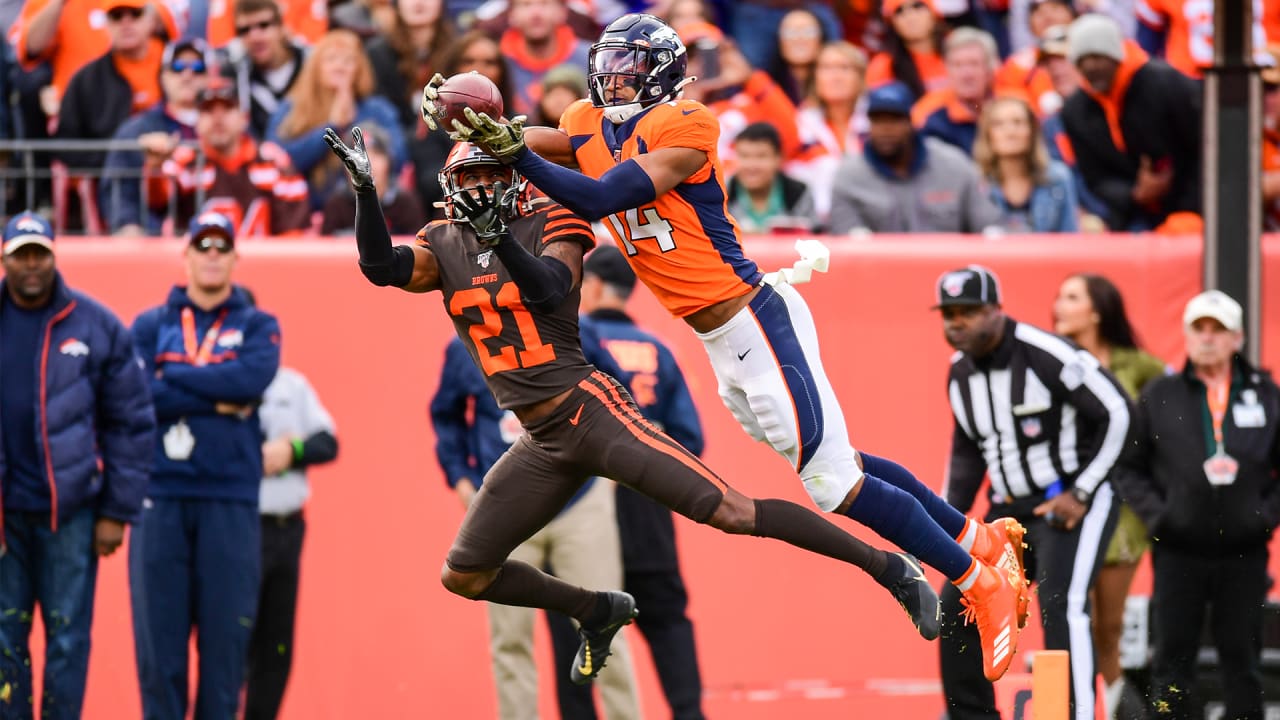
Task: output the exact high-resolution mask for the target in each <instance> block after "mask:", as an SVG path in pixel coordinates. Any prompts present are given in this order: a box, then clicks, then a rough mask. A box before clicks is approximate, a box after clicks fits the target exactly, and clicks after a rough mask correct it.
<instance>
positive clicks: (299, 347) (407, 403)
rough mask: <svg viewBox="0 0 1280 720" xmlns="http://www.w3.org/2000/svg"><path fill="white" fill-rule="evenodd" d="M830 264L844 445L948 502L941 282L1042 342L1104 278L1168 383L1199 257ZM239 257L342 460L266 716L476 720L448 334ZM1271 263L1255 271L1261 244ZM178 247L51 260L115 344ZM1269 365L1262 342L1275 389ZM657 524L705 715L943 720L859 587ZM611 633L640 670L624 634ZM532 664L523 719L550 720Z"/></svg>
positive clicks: (358, 285) (867, 248) (107, 684)
mask: <svg viewBox="0 0 1280 720" xmlns="http://www.w3.org/2000/svg"><path fill="white" fill-rule="evenodd" d="M829 244H830V246H831V249H832V258H831V270H830V272H829V273H827V274H825V275H821V274H820V275H817V276H816V277H815V279H814V281H813V282H811V283H810V284H808V285H805V286H803V287H802V292H803V294H804V296H805V297H806V298H807V300H808V302H809V305H810V306H811V308H812V309H813V313H814V315H815V317H816V320H817V324H818V327H819V332H820V335H821V339H822V356H823V361H824V364H825V366H826V369H827V372H828V374H829V375H830V377H831V379H832V382H833V383H834V385H835V388H836V392H837V394H838V395H839V397H840V399H841V403H842V407H843V410H844V413H845V416H846V417H847V418H848V424H849V428H850V432H851V434H852V439H853V443H854V445H855V446H857V447H862V448H866V449H868V450H870V451H872V452H875V453H878V454H883V455H887V456H889V457H893V458H897V459H899V460H901V461H903V462H904V463H906V464H907V465H909V466H910V467H912V468H914V469H915V471H916V472H917V473H918V474H920V476H921V477H922V478H923V479H924V480H925V481H926V482H927V483H929V484H930V485H932V486H933V487H934V488H941V485H942V475H943V471H944V468H945V461H946V454H947V448H948V442H949V433H950V429H951V418H950V415H949V410H948V406H947V401H946V392H945V378H946V373H947V367H948V357H949V356H950V349H949V348H948V347H947V346H946V345H945V343H944V342H943V339H942V334H941V330H940V323H939V320H938V317H937V315H936V313H933V312H931V311H930V310H929V307H930V305H931V304H932V303H933V297H932V293H933V284H934V281H935V279H936V278H937V277H938V276H939V274H940V273H942V272H943V271H945V270H947V269H950V268H952V267H956V266H960V265H964V264H967V263H983V264H986V265H988V266H990V267H991V268H993V269H994V270H995V271H996V272H997V273H998V274H999V276H1000V278H1001V279H1002V280H1003V284H1004V296H1005V300H1006V307H1007V309H1008V310H1009V312H1010V313H1011V314H1012V315H1013V316H1014V317H1016V318H1018V319H1021V320H1025V321H1030V322H1033V323H1037V324H1041V325H1042V326H1044V325H1047V323H1048V322H1049V307H1050V303H1051V302H1052V300H1053V297H1054V294H1055V292H1056V290H1057V287H1058V284H1059V282H1060V281H1061V280H1062V279H1063V278H1064V277H1065V276H1066V275H1067V274H1068V273H1070V272H1073V271H1078V270H1090V271H1096V272H1102V273H1104V274H1106V275H1108V276H1110V277H1111V278H1112V279H1113V280H1115V282H1116V283H1117V284H1118V285H1119V286H1120V288H1121V289H1122V290H1123V292H1124V293H1125V297H1126V300H1127V302H1128V305H1129V311H1130V313H1131V316H1132V318H1133V320H1134V322H1135V324H1136V326H1137V328H1138V330H1139V332H1140V334H1141V337H1142V339H1143V341H1144V342H1145V344H1146V345H1147V347H1148V348H1149V349H1151V350H1152V351H1153V352H1155V353H1156V354H1158V355H1160V356H1161V357H1163V358H1164V359H1165V360H1167V361H1169V362H1175V363H1178V364H1180V363H1181V358H1182V355H1181V339H1180V329H1179V324H1180V317H1181V312H1182V306H1183V304H1184V303H1185V302H1186V300H1187V299H1188V298H1189V297H1190V296H1191V295H1193V294H1194V293H1195V292H1197V291H1198V290H1199V288H1200V272H1201V271H1200V267H1201V263H1200V249H1199V246H1200V244H1199V241H1198V240H1196V239H1193V238H1168V237H1156V236H1140V237H1129V236H1097V235H1090V236H1053V235H1044V236H1033V237H1004V238H1000V239H983V238H975V237H931V236H929V237H877V238H874V239H870V240H866V239H848V238H831V239H829ZM241 245H242V247H241V255H242V259H241V264H240V266H239V268H238V269H237V278H236V279H237V281H238V282H240V283H243V284H245V285H248V286H250V287H252V289H253V290H254V291H255V292H256V294H257V296H258V299H259V303H260V305H261V306H262V307H264V308H265V309H267V310H269V311H271V312H273V313H275V314H276V315H278V317H279V318H280V321H281V325H282V327H283V347H284V358H285V362H286V363H287V364H289V365H291V366H293V367H296V368H299V369H300V370H302V371H303V372H304V373H305V374H306V375H307V376H308V377H309V378H310V379H311V381H312V383H313V384H314V386H315V387H316V388H317V390H318V391H319V393H320V395H321V397H322V398H323V400H324V402H325V404H326V405H327V406H328V408H329V410H330V411H331V412H332V414H333V416H334V418H335V419H336V421H337V424H338V435H339V438H340V441H341V448H342V449H341V457H340V458H339V460H338V461H337V462H336V463H333V464H332V465H329V466H325V467H322V468H319V469H316V470H315V471H313V473H312V482H313V487H314V497H313V499H312V502H311V505H310V506H309V507H308V509H307V521H308V536H307V541H306V549H305V551H304V561H303V572H302V589H301V594H302V598H301V603H300V609H299V620H298V622H299V633H298V638H297V652H296V654H295V658H296V662H295V667H294V674H293V679H292V683H291V685H290V690H289V693H288V696H287V698H286V704H285V711H284V717H286V718H294V719H304V718H305V719H306V720H322V719H329V718H332V719H335V720H337V719H344V720H345V719H350V718H378V719H380V720H391V719H393V718H464V719H470V718H488V717H493V716H494V714H495V706H496V702H495V699H494V691H493V683H492V680H491V676H490V672H489V665H488V646H487V629H486V624H485V616H484V609H483V607H482V606H481V605H479V604H476V603H472V602H468V601H466V600H462V599H459V598H456V597H453V596H451V595H450V594H449V593H447V592H446V591H445V590H444V589H443V588H442V587H441V586H440V583H439V582H438V580H437V578H438V577H439V570H440V567H441V565H442V562H443V558H444V554H445V552H446V550H447V549H448V547H449V543H450V539H451V536H452V534H453V531H454V529H455V528H456V526H457V524H458V521H459V519H460V518H461V514H462V513H461V509H460V507H459V505H458V502H457V500H456V499H455V498H454V497H453V496H452V494H451V493H449V492H447V491H446V489H445V486H444V484H443V482H442V480H441V475H440V472H439V469H438V468H437V466H436V463H435V459H434V456H433V451H432V448H433V444H434V437H433V435H432V432H431V429H430V424H429V422H428V420H427V414H426V406H427V402H428V399H429V397H430V394H431V393H432V392H433V390H434V389H435V385H436V381H437V377H438V371H439V367H440V362H441V358H442V357H443V352H444V345H445V341H446V340H447V338H448V337H449V336H450V334H451V333H452V329H451V326H450V324H449V323H448V322H447V319H446V317H445V315H444V312H443V309H442V307H441V305H440V300H439V297H438V296H436V295H428V296H424V297H419V296H414V295H408V294H405V293H400V292H396V291H393V290H387V289H380V288H375V287H372V286H370V285H369V284H368V283H366V282H365V280H364V278H363V277H362V276H361V275H360V273H359V271H358V269H357V267H356V253H355V248H354V242H353V241H352V240H350V239H335V240H321V241H292V240H279V241H274V242H272V241H256V242H255V241H246V242H244V243H242V244H241ZM1267 248H1268V250H1269V252H1268V253H1267V265H1268V268H1273V267H1274V266H1275V262H1276V257H1277V251H1278V250H1280V244H1277V243H1274V242H1272V243H1269V244H1268V245H1267ZM181 250H182V247H181V245H180V244H178V243H174V242H163V241H145V240H123V239H120V240H117V239H110V240H101V241H73V240H66V241H59V243H58V265H59V267H60V268H61V270H62V272H63V274H64V276H65V277H66V279H67V280H68V282H70V283H71V284H72V285H73V286H74V287H76V288H78V289H80V290H83V291H86V292H88V293H90V294H91V295H93V296H95V297H97V298H98V299H100V300H102V301H104V302H105V303H107V304H108V305H109V306H110V307H112V308H114V309H115V310H116V312H118V313H119V314H120V315H121V316H122V317H123V318H124V319H125V320H126V322H131V321H132V319H133V317H134V316H136V315H137V313H138V312H140V311H141V310H143V309H145V308H147V307H149V306H151V305H155V304H158V303H160V302H162V301H163V300H164V298H165V295H166V293H167V292H168V289H169V286H170V285H171V284H172V283H175V282H181V281H182V278H183V271H182V264H181V260H180V255H181ZM747 251H748V254H749V255H752V256H753V257H755V258H756V259H757V260H758V261H759V262H760V264H761V266H762V267H763V268H764V269H765V270H772V269H776V268H778V267H780V266H783V265H790V264H791V262H793V261H794V259H795V255H794V252H793V251H792V248H791V242H790V240H782V239H768V238H753V239H751V240H750V241H749V242H748V244H747ZM1278 293H1280V285H1277V284H1276V283H1269V284H1267V292H1266V302H1265V303H1264V307H1271V308H1274V307H1277V300H1278V298H1277V294H1278ZM634 310H635V314H636V316H637V317H638V318H639V319H640V321H641V324H642V325H644V326H647V327H649V328H650V329H652V330H654V331H656V332H657V333H659V334H660V335H661V336H663V337H664V338H665V339H666V340H667V341H668V342H669V343H670V344H671V346H672V348H673V349H674V351H675V353H676V355H677V357H678V359H679V360H680V362H681V363H682V365H683V367H684V370H685V374H686V377H687V378H688V381H689V383H690V385H691V386H692V389H693V395H694V398H695V400H696V401H697V404H698V408H699V411H700V413H701V415H702V419H703V423H704V425H705V427H706V434H707V453H706V459H707V461H708V462H709V464H710V465H711V467H713V468H714V469H716V470H717V471H718V472H719V473H721V474H722V476H723V477H724V478H725V479H726V480H727V481H728V482H729V483H730V484H732V485H734V486H735V487H737V488H739V489H741V490H742V491H744V492H746V493H747V494H750V495H756V496H778V497H784V498H787V499H791V500H795V501H797V502H802V503H806V504H808V500H807V498H806V497H805V495H804V493H803V491H802V489H801V487H800V483H799V482H798V481H797V480H796V479H795V477H794V475H793V473H792V472H791V470H790V469H789V468H788V465H787V463H786V462H785V461H784V460H782V459H781V458H779V457H777V456H775V455H774V454H773V453H772V452H771V451H770V450H768V449H767V448H765V447H764V446H761V445H756V444H754V443H752V442H751V441H750V440H749V439H748V438H747V437H746V435H745V434H744V433H743V432H742V431H741V430H740V429H739V428H738V427H737V425H736V424H735V423H734V421H733V420H732V418H731V416H730V415H729V413H728V412H727V411H726V410H725V409H724V408H723V407H722V406H721V405H720V402H719V399H718V397H717V395H716V382H715V378H714V377H713V376H712V373H711V370H710V366H709V364H708V362H707V360H706V358H705V356H704V353H703V350H702V348H701V347H700V346H699V344H698V342H697V340H696V338H695V337H694V336H693V334H692V333H691V332H690V331H689V330H688V329H687V328H685V327H684V326H683V325H682V324H681V323H680V322H679V321H676V320H673V319H671V318H670V317H669V316H667V315H666V314H665V313H664V312H663V311H661V309H660V308H658V306H657V304H656V303H655V301H654V300H653V298H652V297H651V296H650V295H648V293H647V292H645V291H644V290H639V291H637V293H636V298H635V300H634ZM1264 321H1265V326H1266V327H1267V328H1268V329H1267V331H1266V333H1265V335H1266V336H1267V337H1269V338H1275V337H1277V335H1276V332H1277V328H1276V327H1275V326H1276V324H1277V322H1280V320H1277V317H1276V316H1275V315H1274V314H1272V315H1269V316H1266V317H1264ZM1250 341H1251V342H1257V339H1252V338H1251V339H1250ZM1276 347H1277V344H1276V343H1274V342H1273V343H1270V344H1266V345H1264V351H1265V352H1264V356H1265V358H1266V359H1267V360H1268V361H1269V362H1268V363H1267V364H1269V365H1271V366H1275V365H1276V364H1277V363H1276V360H1277V350H1276ZM835 522H837V523H839V524H840V525H842V526H844V527H852V523H851V522H849V521H847V520H844V519H839V518H836V519H835ZM677 525H678V528H679V529H678V533H679V538H680V546H681V551H682V561H683V566H684V571H685V576H686V580H687V583H688V586H689V590H690V594H691V607H690V612H691V614H692V617H693V619H694V623H695V627H696V631H697V637H698V642H699V648H700V655H701V661H702V670H703V679H704V682H705V685H706V686H707V688H708V692H707V700H706V707H707V710H708V712H709V714H710V715H711V716H712V717H718V718H734V719H735V720H738V719H742V718H746V719H750V718H777V717H784V716H786V714H787V713H799V714H797V715H794V716H796V717H805V718H825V717H846V718H847V717H887V716H889V713H891V712H892V713H896V716H897V717H900V718H904V720H909V719H912V718H926V717H936V716H937V714H938V713H939V711H940V710H941V707H942V702H941V699H940V697H939V695H938V693H937V691H936V687H937V686H936V681H937V674H938V673H937V649H936V645H930V644H927V643H925V642H924V641H922V640H920V639H919V638H918V637H917V636H916V635H915V633H914V631H913V630H912V628H911V627H910V625H909V623H908V622H906V620H905V619H904V618H903V617H902V616H901V611H900V610H899V609H898V608H897V606H896V605H895V603H893V602H892V601H891V600H890V598H889V597H888V596H887V595H886V594H885V593H884V592H883V591H881V590H880V589H879V588H878V587H877V586H875V584H874V583H872V582H870V581H869V580H868V579H867V578H866V577H864V576H863V575H862V573H861V572H859V571H857V570H856V569H851V568H847V567H843V566H841V565H839V564H837V563H835V562H834V561H831V560H827V559H825V558H819V557H813V556H807V555H805V554H803V553H801V552H798V551H793V550H792V549H790V548H787V547H785V546H783V545H781V544H779V543H776V542H773V541H768V540H762V539H756V538H738V537H728V536H723V535H721V534H719V533H717V532H716V531H714V530H711V529H709V528H703V527H697V526H695V525H692V524H690V523H687V522H678V523H677ZM859 535H860V536H861V537H863V538H866V539H872V538H870V536H869V534H868V533H866V532H862V531H859ZM228 541H229V542H230V541H233V539H231V538H229V539H228ZM877 542H878V543H879V544H881V545H882V546H883V543H882V542H879V541H878V540H877ZM126 573H127V570H126V562H125V558H124V553H123V552H121V553H118V554H117V555H116V556H115V557H112V558H110V559H109V560H107V561H105V562H104V564H103V568H102V573H101V582H100V583H99V588H98V605H97V616H96V622H95V625H94V650H93V657H92V663H91V670H90V678H89V690H88V699H87V704H86V708H85V717H87V718H137V717H139V716H140V709H139V705H140V703H139V698H138V690H137V683H136V679H135V670H134V658H133V639H132V635H131V631H130V616H129V598H128V588H127V584H126ZM934 577H937V576H936V573H935V574H934ZM939 582H940V579H939ZM641 611H642V612H643V608H641ZM539 628H541V625H540V624H539ZM628 632H629V633H631V635H630V637H632V638H633V647H634V648H635V649H636V650H639V651H641V652H640V653H639V654H640V655H643V654H644V653H643V649H644V646H643V644H642V643H640V642H639V635H638V634H636V633H634V632H633V630H631V629H629V630H628ZM538 634H539V648H540V651H541V652H547V651H546V650H545V645H546V644H545V641H544V639H543V635H544V633H543V631H542V630H541V629H539V631H538ZM1038 642H1039V641H1038V633H1035V632H1029V633H1028V634H1027V636H1026V640H1025V641H1024V649H1030V648H1033V647H1035V644H1036V643H1038ZM543 667H544V672H543V676H542V678H541V684H542V686H543V690H544V692H543V693H542V698H541V700H540V706H541V708H542V716H543V717H544V718H551V717H555V716H556V713H555V711H554V700H553V699H552V696H551V694H550V692H549V683H550V679H549V676H548V675H547V673H546V671H545V668H546V665H545V664H544V665H543ZM638 667H639V668H640V678H641V683H642V685H643V692H642V701H643V705H644V708H645V712H644V715H645V717H646V718H660V717H669V714H667V713H666V708H665V705H664V704H663V701H662V699H661V694H660V691H659V690H658V685H657V681H656V677H655V675H654V674H653V670H652V666H651V665H650V664H649V661H648V660H647V659H643V660H640V662H638ZM563 671H567V668H555V669H554V672H563ZM193 692H194V686H193Z"/></svg>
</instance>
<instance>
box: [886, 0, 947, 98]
mask: <svg viewBox="0 0 1280 720" xmlns="http://www.w3.org/2000/svg"><path fill="white" fill-rule="evenodd" d="M881 12H882V13H883V14H884V19H885V21H886V23H887V24H888V26H889V28H888V30H889V32H888V35H887V37H886V38H885V46H886V49H885V50H884V51H882V52H879V53H876V55H875V57H873V58H871V64H870V65H869V66H867V88H868V89H875V88H878V87H880V86H881V85H887V84H889V83H891V82H894V81H897V82H900V83H902V84H903V85H906V86H907V89H909V90H910V91H911V92H912V94H913V95H914V96H915V97H916V98H917V99H918V98H921V97H923V96H924V95H925V93H927V92H931V91H933V90H939V89H942V88H944V87H946V85H947V68H946V65H945V64H944V63H943V62H942V37H943V35H944V34H945V31H946V28H945V27H944V26H943V25H942V23H941V21H940V19H939V16H938V13H937V11H936V10H934V7H933V0H884V3H883V4H882V5H881Z"/></svg>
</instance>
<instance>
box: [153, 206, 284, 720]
mask: <svg viewBox="0 0 1280 720" xmlns="http://www.w3.org/2000/svg"><path fill="white" fill-rule="evenodd" d="M183 257H184V260H185V263H186V270H187V279H188V284H187V285H186V286H185V287H184V286H175V287H174V288H173V289H172V290H171V291H170V292H169V298H168V300H167V301H166V302H165V303H164V304H163V305H160V306H158V307H155V308H152V309H150V310H147V311H146V312H144V313H143V314H142V315H140V316H139V317H138V319H137V320H136V321H135V323H134V326H133V333H134V342H135V344H136V346H137V349H138V355H140V356H141V358H142V360H143V362H144V363H146V369H147V374H148V376H149V377H150V378H151V393H152V396H153V397H154V398H155V405H156V418H157V420H158V422H159V436H160V440H159V442H158V443H157V444H156V450H155V463H156V465H155V471H154V473H153V475H152V481H151V489H150V491H149V492H148V493H147V500H146V502H145V504H144V505H143V517H142V521H141V522H140V523H139V525H138V527H137V528H136V529H135V530H134V535H133V542H132V543H130V546H129V581H130V591H131V594H132V597H133V628H134V640H135V644H136V647H137V659H138V684H139V685H140V687H141V690H142V709H143V717H144V718H146V719H147V720H150V719H151V718H174V719H175V720H178V719H180V718H183V717H185V716H186V712H187V696H188V693H187V677H188V673H189V670H188V668H187V648H188V643H189V638H190V636H191V629H192V627H193V626H195V627H196V628H198V631H197V647H198V649H199V653H200V667H199V687H198V690H197V692H196V710H195V716H196V717H197V718H231V717H235V716H236V712H237V709H238V705H239V698H240V688H241V687H242V685H243V683H244V678H245V659H246V657H247V653H248V644H249V632H250V629H251V628H252V627H253V621H254V617H255V611H256V606H257V601H258V585H259V566H260V552H261V550H260V526H259V520H258V485H259V483H260V482H261V481H262V441H263V436H262V429H261V426H260V424H259V420H258V412H257V406H258V403H259V402H260V400H261V398H262V395H263V393H264V392H265V391H266V389H267V386H268V385H270V384H271V380H272V378H274V377H275V375H276V371H277V369H278V368H279V366H280V326H279V324H278V323H277V322H276V319H275V318H274V317H273V316H271V315H269V314H267V313H265V312H262V311H261V310H258V309H257V308H255V307H254V306H253V305H252V303H250V302H249V300H248V298H246V296H245V294H244V292H243V291H242V290H240V289H239V288H237V287H235V286H234V285H233V284H232V277H231V276H232V272H233V270H234V269H235V265H236V262H237V260H238V258H239V256H238V255H237V253H236V251H235V230H234V229H233V227H232V225H231V221H230V220H228V219H227V218H226V217H225V216H223V215H220V214H218V213H212V212H210V213H203V214H200V215H197V216H196V217H195V218H194V219H193V220H192V222H191V233H190V240H189V243H188V245H187V248H186V251H185V253H184V255H183Z"/></svg>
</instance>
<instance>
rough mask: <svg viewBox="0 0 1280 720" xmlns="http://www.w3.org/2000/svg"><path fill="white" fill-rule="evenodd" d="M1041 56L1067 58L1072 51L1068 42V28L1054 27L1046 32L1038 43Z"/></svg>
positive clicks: (1063, 26) (1064, 26) (1062, 26)
mask: <svg viewBox="0 0 1280 720" xmlns="http://www.w3.org/2000/svg"><path fill="white" fill-rule="evenodd" d="M1038 46H1039V50H1040V55H1041V56H1053V57H1066V56H1067V52H1068V51H1069V50H1070V49H1071V44H1070V42H1068V40H1067V26H1066V25H1054V26H1052V27H1049V28H1047V29H1046V30H1045V31H1044V35H1042V36H1041V37H1040V42H1039V43H1038Z"/></svg>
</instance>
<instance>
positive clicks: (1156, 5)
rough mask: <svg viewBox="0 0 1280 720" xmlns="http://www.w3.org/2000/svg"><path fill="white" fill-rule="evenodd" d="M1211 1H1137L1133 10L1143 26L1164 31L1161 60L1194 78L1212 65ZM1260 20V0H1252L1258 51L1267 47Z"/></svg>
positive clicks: (1261, 9)
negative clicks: (1162, 56)
mask: <svg viewBox="0 0 1280 720" xmlns="http://www.w3.org/2000/svg"><path fill="white" fill-rule="evenodd" d="M1233 1H1234V2H1239V1H1240V0H1233ZM1213 3H1214V0H1137V2H1135V3H1134V6H1133V9H1134V11H1135V12H1136V13H1137V15H1138V20H1139V21H1140V22H1141V23H1142V24H1143V25H1146V26H1147V27H1149V28H1151V29H1152V30H1155V31H1156V32H1161V33H1164V34H1165V39H1164V59H1165V62H1167V63H1169V64H1170V65H1172V66H1174V67H1175V68H1177V69H1178V70H1180V71H1181V72H1182V73H1183V74H1185V75H1189V76H1191V77H1193V78H1198V77H1200V76H1201V75H1202V74H1203V73H1202V71H1203V70H1204V68H1207V67H1209V66H1210V65H1212V64H1213ZM1262 20H1263V8H1262V0H1253V47H1254V50H1255V52H1262V50H1263V49H1264V48H1266V46H1267V34H1266V32H1265V31H1264V30H1263V29H1262Z"/></svg>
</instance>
